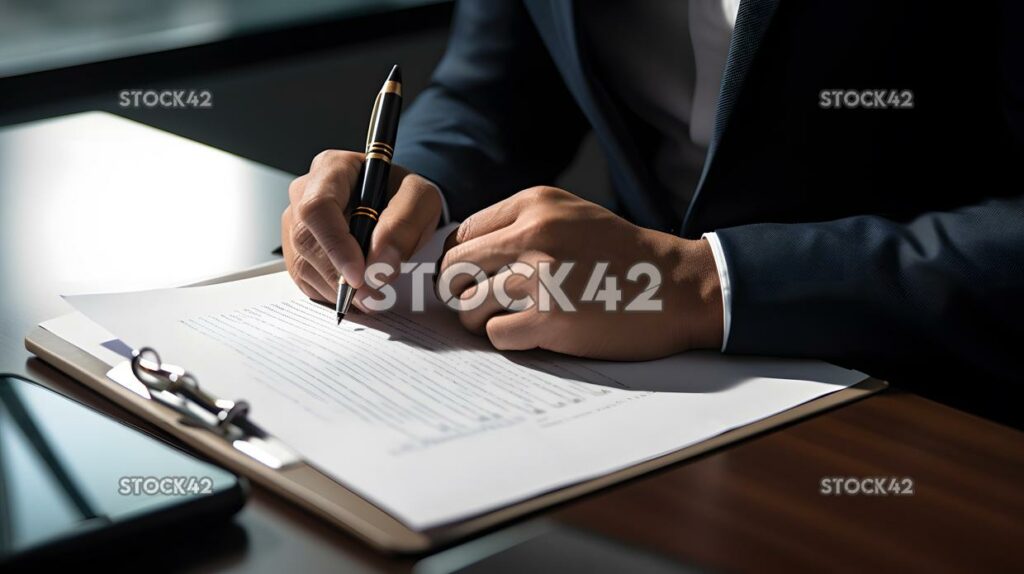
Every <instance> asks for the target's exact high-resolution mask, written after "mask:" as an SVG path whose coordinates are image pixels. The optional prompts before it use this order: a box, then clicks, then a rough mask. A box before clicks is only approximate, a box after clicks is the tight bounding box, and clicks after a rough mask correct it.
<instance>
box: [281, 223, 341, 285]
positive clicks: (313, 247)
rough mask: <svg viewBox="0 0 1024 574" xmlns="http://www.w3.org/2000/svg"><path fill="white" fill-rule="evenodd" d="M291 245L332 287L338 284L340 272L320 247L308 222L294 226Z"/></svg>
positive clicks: (294, 224)
mask: <svg viewBox="0 0 1024 574" xmlns="http://www.w3.org/2000/svg"><path fill="white" fill-rule="evenodd" d="M291 243H292V247H293V248H294V249H295V252H296V254H297V255H298V256H299V257H302V258H303V259H305V260H306V261H307V262H308V263H309V264H310V265H312V267H313V268H314V269H316V271H317V273H319V274H320V277H322V278H323V280H324V281H325V282H327V283H328V284H332V285H337V284H338V278H339V275H340V272H339V271H338V269H337V268H336V267H335V266H334V263H332V262H331V259H330V258H329V257H328V256H327V253H326V252H324V250H323V249H322V248H321V247H320V243H319V242H318V241H317V239H316V236H315V235H314V234H313V230H311V229H310V228H309V226H308V225H306V222H304V221H296V222H294V223H293V224H292V233H291Z"/></svg>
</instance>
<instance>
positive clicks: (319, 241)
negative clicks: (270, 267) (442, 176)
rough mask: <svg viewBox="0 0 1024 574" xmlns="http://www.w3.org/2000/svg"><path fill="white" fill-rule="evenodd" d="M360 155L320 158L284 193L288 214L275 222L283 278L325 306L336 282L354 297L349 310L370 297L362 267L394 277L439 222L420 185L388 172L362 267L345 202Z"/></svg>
mask: <svg viewBox="0 0 1024 574" xmlns="http://www.w3.org/2000/svg"><path fill="white" fill-rule="evenodd" d="M362 163H363V154H361V153H358V152H351V151H338V150H327V151H324V152H321V153H319V154H318V155H317V156H316V157H315V158H314V159H313V163H312V165H310V168H309V173H307V174H306V175H303V176H300V177H298V178H296V179H295V180H294V181H293V182H292V183H291V185H290V186H288V197H289V199H290V204H289V206H288V207H287V208H286V209H285V210H284V213H283V214H282V215H281V247H282V248H283V251H284V260H285V264H286V265H287V266H288V273H289V274H290V275H291V277H292V279H293V280H294V281H295V283H296V284H297V285H298V286H299V288H300V289H302V291H303V292H304V293H305V294H306V295H308V296H310V297H312V298H314V299H318V300H322V301H327V302H331V303H333V302H334V300H335V297H336V296H337V292H338V278H339V277H344V278H345V282H347V283H348V284H349V285H352V286H353V287H356V288H357V289H359V291H358V293H357V295H356V299H355V304H356V305H357V306H359V307H360V309H363V310H364V311H365V310H366V307H365V306H364V305H363V304H362V300H363V299H365V298H366V297H367V296H370V295H372V294H373V291H372V290H371V289H369V288H364V289H361V287H363V283H364V281H363V274H364V272H365V269H366V267H367V265H370V264H373V263H377V262H384V263H387V264H389V265H390V266H391V268H393V269H394V270H395V274H394V275H392V276H391V277H390V278H389V279H388V281H391V280H393V279H394V278H395V277H397V272H398V269H399V266H400V264H401V262H403V261H406V260H408V259H409V257H411V256H412V254H413V253H415V252H416V250H417V249H419V248H420V247H422V246H423V245H424V244H425V243H426V242H427V241H428V240H429V239H430V237H431V235H433V233H434V231H435V230H436V229H437V225H438V222H439V221H440V219H441V209H442V208H441V197H440V194H438V193H437V190H436V189H435V188H434V186H433V185H431V184H430V183H429V182H428V181H427V180H426V179H424V178H422V177H420V176H418V175H416V174H414V173H410V172H409V171H408V170H406V169H404V168H402V167H400V166H397V165H392V166H391V178H390V184H389V194H390V196H391V200H390V202H389V203H388V205H387V208H386V209H384V211H383V212H382V213H381V216H380V220H379V221H378V222H377V227H376V229H374V232H373V238H372V241H371V245H370V253H369V257H368V259H369V261H366V260H364V258H363V254H362V251H361V250H360V248H359V244H358V243H357V242H356V240H355V237H353V236H352V234H351V233H350V232H349V228H348V219H349V215H350V213H349V212H348V204H349V198H350V196H351V194H352V193H353V190H354V188H355V186H356V184H357V180H358V178H359V169H360V167H362Z"/></svg>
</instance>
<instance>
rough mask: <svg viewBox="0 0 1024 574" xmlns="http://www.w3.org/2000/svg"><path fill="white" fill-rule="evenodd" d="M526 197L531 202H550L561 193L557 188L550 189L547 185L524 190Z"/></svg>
mask: <svg viewBox="0 0 1024 574" xmlns="http://www.w3.org/2000/svg"><path fill="white" fill-rule="evenodd" d="M523 193H525V194H526V197H527V198H528V199H529V200H531V201H541V202H543V201H551V200H553V199H557V198H558V197H559V196H560V195H561V193H562V191H561V190H560V189H558V188H557V187H551V186H548V185H538V186H535V187H531V188H529V189H526V190H524V192H523Z"/></svg>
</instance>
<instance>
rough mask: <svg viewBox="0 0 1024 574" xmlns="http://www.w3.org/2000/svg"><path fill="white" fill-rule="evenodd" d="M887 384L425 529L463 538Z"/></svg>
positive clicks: (861, 386) (870, 381)
mask: <svg viewBox="0 0 1024 574" xmlns="http://www.w3.org/2000/svg"><path fill="white" fill-rule="evenodd" d="M888 386H889V383H887V382H885V381H882V380H880V379H876V378H873V377H868V378H866V379H864V380H862V381H861V382H859V383H857V384H855V385H852V386H850V387H847V388H845V389H842V390H839V391H836V392H834V393H831V394H828V395H825V396H823V397H819V398H817V399H815V400H813V401H809V402H806V403H803V404H800V405H797V406H795V407H793V408H791V409H789V410H786V411H783V412H781V413H778V414H776V415H773V416H770V417H768V418H765V419H761V420H759V421H756V422H753V423H751V424H748V425H745V426H742V427H739V428H735V429H733V430H730V431H726V432H724V433H722V434H720V435H717V436H714V437H712V438H710V439H707V440H704V441H701V442H699V443H697V444H694V445H690V446H688V447H684V448H682V449H680V450H677V451H673V452H670V453H668V454H665V455H662V456H660V457H657V458H653V459H651V460H648V461H646V462H642V463H639V464H635V465H633V466H630V467H628V468H624V469H621V470H618V471H616V472H612V473H609V474H606V475H603V476H599V477H597V478H593V479H590V480H587V481H584V482H580V483H577V484H573V485H570V486H567V487H564V488H560V489H558V490H555V491H552V492H548V493H546V494H542V495H540V496H536V497H534V498H531V499H529V500H524V501H522V502H519V503H517V504H514V505H512V506H508V507H505V508H501V509H498V510H495V511H493V512H490V513H487V514H484V515H481V516H478V517H475V518H470V519H468V520H465V521H462V522H458V523H455V524H452V525H448V526H445V527H443V528H440V529H437V530H430V531H427V532H428V534H430V535H431V537H432V538H433V539H435V540H437V541H438V542H439V543H440V542H443V541H444V540H446V539H447V538H448V537H452V538H453V539H459V538H463V537H466V536H468V535H470V534H473V533H477V532H480V531H483V530H487V529H490V528H493V527H494V526H497V525H498V524H501V523H503V522H507V521H509V520H512V519H515V518H520V517H522V516H524V515H526V514H530V513H533V512H536V511H539V510H541V509H544V508H548V507H550V506H554V505H556V504H560V503H562V502H567V501H569V500H572V499H574V498H579V497H581V496H583V495H586V494H590V493H592V492H595V491H597V490H600V489H602V488H606V487H609V486H612V485H615V484H618V483H621V482H625V481H627V480H630V479H633V478H637V477H639V476H642V475H644V474H646V473H649V472H652V471H654V470H658V469H661V468H664V467H666V466H669V465H672V464H675V463H678V462H681V461H683V460H686V459H689V458H693V457H696V456H699V455H701V454H704V453H706V452H709V451H712V450H715V449H718V448H721V447H724V446H727V445H729V444H732V443H735V442H738V441H741V440H745V439H747V438H751V437H754V436H756V435H759V434H763V433H767V432H769V431H772V430H775V429H777V428H779V427H781V426H784V425H787V424H790V423H793V422H795V421H798V420H801V419H805V418H808V417H810V416H813V415H816V414H818V413H821V412H824V411H827V410H829V409H832V408H835V407H838V406H840V405H844V404H847V403H851V402H854V401H859V400H861V399H863V398H865V397H868V396H870V395H873V394H875V393H877V392H879V391H882V390H884V389H885V388H887V387H888Z"/></svg>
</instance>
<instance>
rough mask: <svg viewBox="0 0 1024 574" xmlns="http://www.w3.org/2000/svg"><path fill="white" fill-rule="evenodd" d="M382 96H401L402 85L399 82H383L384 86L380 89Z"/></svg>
mask: <svg viewBox="0 0 1024 574" xmlns="http://www.w3.org/2000/svg"><path fill="white" fill-rule="evenodd" d="M380 93H382V94H395V95H396V96H401V95H402V84H401V83H399V82H394V81H391V82H384V86H383V87H382V88H381V89H380Z"/></svg>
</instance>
